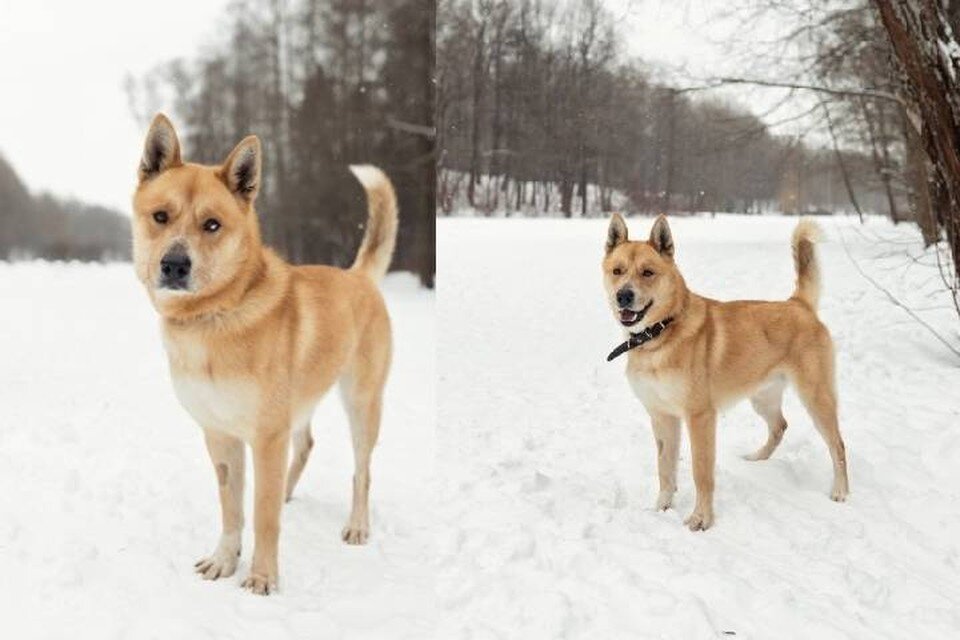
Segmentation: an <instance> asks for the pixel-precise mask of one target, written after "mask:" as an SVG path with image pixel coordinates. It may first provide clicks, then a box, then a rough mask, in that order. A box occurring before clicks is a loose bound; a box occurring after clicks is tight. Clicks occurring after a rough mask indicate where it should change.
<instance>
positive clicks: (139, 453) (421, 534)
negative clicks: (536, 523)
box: [0, 263, 436, 640]
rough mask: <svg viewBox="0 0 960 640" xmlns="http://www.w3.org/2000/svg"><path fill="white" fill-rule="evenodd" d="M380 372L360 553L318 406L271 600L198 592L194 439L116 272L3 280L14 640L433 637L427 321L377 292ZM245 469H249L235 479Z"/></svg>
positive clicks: (130, 292)
mask: <svg viewBox="0 0 960 640" xmlns="http://www.w3.org/2000/svg"><path fill="white" fill-rule="evenodd" d="M385 294H386V297H387V304H388V307H389V309H390V311H391V315H392V318H393V325H394V331H395V336H396V340H395V344H396V349H395V362H394V368H393V370H392V374H391V378H390V381H389V383H388V387H387V389H388V390H387V399H386V402H385V415H384V423H383V427H382V429H381V440H380V444H379V446H378V447H377V449H376V451H375V453H374V462H373V473H372V477H373V485H372V489H371V507H372V514H371V519H372V521H371V525H372V533H371V538H370V542H369V543H368V545H367V546H365V547H350V546H347V545H345V544H343V543H342V542H341V541H340V529H341V527H342V526H343V523H344V522H345V520H346V518H347V515H348V513H349V505H350V486H351V485H350V483H351V480H350V478H351V475H352V472H353V468H352V467H353V463H352V460H353V458H352V452H351V448H350V444H349V435H348V429H347V426H346V419H345V416H344V414H343V411H342V409H341V407H340V403H339V394H337V393H336V392H333V393H331V394H330V396H329V397H328V398H327V399H325V400H324V402H323V404H322V405H321V407H320V408H319V409H318V411H317V414H316V416H315V419H314V422H313V424H314V435H315V438H316V441H317V443H316V446H315V448H314V453H313V456H312V459H311V460H310V462H309V464H308V465H307V468H306V470H305V472H304V475H303V478H302V479H301V481H300V484H299V486H298V491H297V494H296V496H295V498H294V500H293V501H292V502H291V503H289V504H288V505H287V506H286V507H285V509H284V514H283V521H282V531H281V538H280V580H281V589H280V592H279V593H278V594H276V595H272V596H270V597H267V598H261V597H255V596H253V595H251V594H249V593H247V592H245V591H243V590H242V589H241V588H240V586H239V584H240V581H241V580H242V579H243V578H244V577H245V574H246V572H247V570H248V569H249V562H250V554H251V552H252V550H253V538H252V530H251V529H252V527H251V523H252V509H251V503H252V469H248V481H247V493H246V502H247V509H246V512H247V523H248V524H247V527H246V530H245V532H244V546H243V557H242V560H241V564H240V568H239V569H238V571H237V573H236V575H234V576H233V577H231V578H229V579H226V580H220V581H217V582H206V581H204V580H202V579H200V578H199V577H198V576H196V575H195V574H194V573H193V563H194V561H196V560H197V559H199V558H200V557H202V556H204V555H205V554H207V553H208V552H209V551H211V550H212V549H213V547H214V545H215V544H216V542H217V539H218V535H219V526H220V515H219V505H218V500H217V485H216V476H215V473H214V471H213V468H212V465H211V464H210V462H209V459H208V458H207V454H206V450H205V448H204V445H203V438H202V435H201V432H200V430H199V429H198V428H197V427H196V426H195V424H194V423H193V422H192V420H191V419H190V418H189V416H188V415H187V414H186V413H185V412H184V411H183V409H181V408H180V405H179V404H178V402H177V400H176V398H175V397H174V394H173V390H172V387H171V385H170V381H169V376H168V375H167V368H166V361H165V357H164V355H163V351H162V346H161V342H160V335H159V325H158V321H157V319H156V316H155V313H154V312H153V310H152V308H150V306H149V303H148V302H147V298H146V294H145V293H144V292H143V291H142V290H141V288H140V285H139V283H137V282H136V280H135V278H134V275H133V270H132V268H131V267H130V265H124V264H118V265H109V266H99V265H74V264H70V265H63V264H45V263H23V264H13V265H10V264H4V263H0V300H2V301H3V313H2V315H0V353H2V360H0V487H2V491H0V602H2V603H3V604H2V607H0V611H2V612H3V613H2V617H3V622H4V630H5V634H6V637H11V638H13V637H15V638H62V637H65V635H69V636H70V637H74V638H96V639H98V640H100V639H109V638H249V637H255V636H256V635H258V634H259V635H260V636H261V637H266V638H293V637H324V638H335V637H349V638H384V637H390V638H405V637H407V638H422V637H425V636H426V635H428V634H429V632H430V630H431V629H433V628H434V626H435V620H434V615H435V605H434V602H435V600H434V597H433V586H434V581H433V576H434V572H433V570H432V568H431V562H432V560H433V556H434V554H433V551H432V550H433V548H434V542H433V541H434V526H433V523H434V520H435V516H434V510H435V509H434V506H433V505H434V501H433V500H432V499H431V496H430V491H431V487H433V486H434V484H435V483H434V481H433V475H434V459H435V447H434V444H435V436H434V428H435V419H436V385H435V382H434V381H435V377H436V376H435V364H436V363H435V350H434V329H435V320H434V316H435V308H434V307H435V305H434V296H433V294H432V293H429V292H426V291H425V290H423V289H420V288H419V287H418V285H417V284H416V281H415V279H414V278H413V277H411V276H409V275H406V274H394V275H390V276H388V278H387V280H386V282H385ZM249 466H250V465H249V456H248V467H249Z"/></svg>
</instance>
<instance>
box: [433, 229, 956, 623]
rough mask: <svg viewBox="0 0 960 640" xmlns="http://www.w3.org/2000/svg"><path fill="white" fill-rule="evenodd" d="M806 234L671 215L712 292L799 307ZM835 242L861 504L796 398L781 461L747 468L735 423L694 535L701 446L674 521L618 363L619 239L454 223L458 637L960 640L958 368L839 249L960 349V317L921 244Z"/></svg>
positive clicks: (442, 603) (833, 295)
mask: <svg viewBox="0 0 960 640" xmlns="http://www.w3.org/2000/svg"><path fill="white" fill-rule="evenodd" d="M794 223H795V219H784V218H778V217H760V218H748V217H735V216H718V217H716V218H696V219H675V220H673V221H672V227H673V231H674V237H675V240H676V246H677V259H678V262H679V264H680V267H681V269H682V271H683V273H684V274H685V276H686V278H687V281H688V283H689V285H690V286H691V287H692V288H693V289H694V290H695V291H697V292H700V293H702V294H705V295H710V296H712V297H718V298H721V299H733V298H784V297H786V296H787V295H789V293H790V291H791V290H792V287H793V266H792V263H791V258H790V252H789V237H790V232H791V230H792V227H793V225H794ZM629 224H630V231H631V234H632V236H633V237H641V238H645V237H646V234H647V232H648V230H649V226H650V220H648V219H647V220H644V219H631V220H629ZM822 224H823V226H824V227H825V228H826V231H827V234H828V241H827V242H826V243H825V244H823V245H821V247H820V249H821V251H820V255H821V259H822V262H823V271H824V274H825V293H824V296H823V300H822V304H821V312H820V313H821V317H822V318H823V319H824V321H825V322H826V323H827V325H828V326H829V327H830V329H831V331H832V332H833V335H834V338H835V340H836V343H837V347H838V350H837V351H838V377H839V389H840V402H841V429H842V432H843V434H844V437H845V439H846V444H847V453H848V460H849V468H850V480H851V489H852V493H851V496H850V498H849V501H848V502H847V503H845V504H836V503H833V502H831V501H830V500H829V499H828V497H827V492H828V490H829V487H830V480H831V466H830V460H829V456H828V453H827V450H826V447H825V446H824V444H823V442H822V441H821V439H820V437H819V436H818V435H817V433H816V432H815V430H814V428H813V426H812V424H811V422H810V419H809V418H808V416H807V415H806V413H805V412H804V411H803V409H802V408H801V407H800V406H799V402H798V401H797V399H796V396H795V395H793V394H792V393H788V395H787V399H786V405H785V415H786V417H787V420H788V421H789V423H790V428H789V429H788V430H787V434H786V437H785V439H784V441H783V443H782V444H781V445H780V448H779V449H778V450H777V452H776V453H775V454H774V455H773V457H772V458H771V459H770V460H769V461H767V462H747V461H745V460H743V459H741V458H740V455H741V454H743V453H746V452H750V451H753V450H754V449H756V447H757V446H759V445H760V444H761V443H762V442H763V441H764V439H765V438H766V427H765V426H764V425H763V423H762V421H761V420H760V418H759V417H758V416H756V415H755V414H754V413H753V411H752V410H751V409H750V407H749V404H748V403H743V404H740V405H737V406H736V407H735V408H734V409H732V410H730V411H729V412H727V413H726V414H725V415H723V416H722V418H721V420H720V427H719V435H718V456H717V493H716V514H717V520H716V523H715V525H714V527H713V528H712V529H711V530H709V531H707V532H705V533H691V532H690V531H688V530H687V529H686V528H684V527H683V526H682V524H681V522H682V520H683V518H684V516H686V514H687V512H688V511H689V510H690V509H691V508H692V505H693V487H692V484H693V483H692V479H691V477H690V458H689V454H688V451H687V442H686V438H684V444H683V448H682V449H681V461H680V468H679V492H678V494H677V497H676V499H675V501H674V503H675V509H674V510H671V511H668V512H665V513H658V512H656V511H655V510H654V509H653V505H654V500H655V498H656V493H657V488H656V483H657V480H656V464H655V451H654V449H655V447H654V440H653V437H652V435H651V432H650V427H649V421H648V418H647V417H646V414H645V412H644V411H643V409H642V407H641V405H640V403H639V401H638V400H637V399H636V398H635V397H634V396H633V395H632V393H631V392H630V390H629V388H628V386H627V383H626V380H625V379H624V376H623V368H624V362H625V361H623V360H619V361H616V362H614V363H610V364H608V363H607V362H605V361H604V358H605V356H606V354H607V353H608V352H609V351H610V349H611V348H612V347H613V346H614V345H615V344H617V343H619V342H620V341H621V340H622V338H621V336H620V331H619V328H618V327H617V326H616V324H615V323H614V321H613V319H612V318H611V314H610V312H609V311H608V309H607V306H606V303H605V300H604V294H603V291H602V286H601V276H600V258H601V255H602V246H603V241H604V238H605V232H606V221H599V220H586V221H581V220H573V221H557V220H502V219H501V220H469V219H441V220H439V221H438V232H439V233H438V236H437V238H438V240H437V243H438V251H439V265H438V274H439V282H438V292H439V297H438V327H439V332H438V334H439V343H438V358H439V360H438V369H439V382H440V384H439V388H438V393H439V401H440V405H439V413H438V429H437V433H438V445H437V448H438V452H439V453H440V455H439V458H438V466H437V473H438V478H439V482H440V485H441V487H442V489H441V496H440V502H439V507H438V514H437V518H438V522H439V523H440V527H439V533H440V535H439V540H438V553H439V558H438V567H437V571H438V577H437V592H438V602H439V608H440V610H441V615H440V625H439V633H438V637H442V638H454V637H464V638H678V639H688V638H713V637H737V638H758V639H766V638H817V639H824V638H870V639H873V638H911V639H912V638H938V639H939V638H948V637H953V638H955V637H960V578H958V576H960V396H958V389H960V360H958V359H957V357H956V356H954V355H953V354H951V353H950V352H949V351H948V350H947V349H946V348H945V347H944V346H943V345H941V344H940V343H938V342H937V341H936V340H935V339H933V338H932V337H931V336H930V335H929V334H927V333H926V331H925V330H924V329H922V328H920V327H919V326H918V325H917V324H916V323H915V322H914V321H912V320H910V318H909V317H908V316H907V315H905V314H904V312H903V311H902V310H900V309H898V308H896V307H895V306H893V305H892V304H891V303H890V302H889V301H888V300H887V299H886V298H885V296H884V295H883V294H882V293H881V292H879V291H878V290H877V289H875V288H874V287H873V286H872V285H871V284H869V283H868V282H867V281H866V280H865V279H864V278H863V277H862V276H861V275H860V274H859V273H858V272H857V271H856V269H855V268H854V265H853V263H852V262H851V259H850V257H848V255H847V253H846V251H845V250H844V244H843V242H841V240H843V241H845V242H846V245H847V246H848V247H849V251H850V254H851V255H852V256H853V258H854V259H855V260H857V262H858V263H859V264H860V265H861V267H862V268H863V269H864V270H865V271H866V272H867V273H869V274H870V275H871V276H872V277H874V278H876V279H877V280H878V281H879V282H881V283H882V284H883V285H884V286H886V287H887V288H889V289H890V290H891V291H892V292H893V293H894V294H895V295H897V296H898V297H900V298H902V299H903V300H904V301H906V302H908V303H909V304H911V305H912V306H914V307H917V308H922V309H924V310H923V311H922V312H921V313H922V315H923V317H924V318H925V319H926V320H927V321H928V322H930V323H931V324H932V325H933V326H935V327H936V328H938V329H939V330H940V331H941V332H942V333H944V334H946V335H947V336H948V337H949V339H950V340H952V342H953V343H954V344H960V336H958V332H957V327H958V320H957V318H956V316H955V315H954V314H953V312H952V311H951V309H950V301H949V298H948V297H947V296H946V295H945V294H944V293H943V292H942V291H938V289H942V288H943V285H942V283H941V282H940V280H939V277H938V276H937V274H936V270H935V268H933V267H931V266H930V263H931V262H932V259H933V255H932V254H931V253H929V252H928V253H926V254H923V252H922V250H921V248H920V247H919V243H918V235H917V233H916V231H915V230H914V229H910V228H908V227H906V226H903V227H900V228H894V227H892V226H891V225H889V224H887V223H885V222H883V221H872V222H870V223H869V224H868V225H866V227H859V226H858V225H857V224H856V223H855V221H852V220H849V219H846V220H831V219H826V220H822ZM910 256H913V257H917V256H920V258H919V260H917V261H914V260H912V259H911V257H910Z"/></svg>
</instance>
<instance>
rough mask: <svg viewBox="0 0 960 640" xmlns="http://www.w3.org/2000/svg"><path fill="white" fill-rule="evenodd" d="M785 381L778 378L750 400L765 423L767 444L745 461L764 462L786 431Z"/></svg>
mask: <svg viewBox="0 0 960 640" xmlns="http://www.w3.org/2000/svg"><path fill="white" fill-rule="evenodd" d="M786 384H787V382H786V379H784V378H778V379H776V380H774V381H771V382H770V383H768V384H767V385H766V386H764V387H763V388H762V389H760V391H758V392H757V393H755V394H754V395H753V397H751V398H750V404H751V405H753V410H754V411H756V412H757V413H758V414H759V415H760V417H761V418H763V419H764V421H766V423H767V430H768V433H767V442H766V443H765V444H764V445H763V446H762V447H760V448H759V449H757V450H756V451H755V452H753V453H751V454H748V455H745V456H743V457H744V458H745V459H747V460H766V459H767V458H769V457H770V454H772V453H773V452H774V450H775V449H776V448H777V446H778V445H779V444H780V441H781V440H783V432H784V431H786V430H787V421H786V420H785V419H784V417H783V409H782V405H783V390H784V388H785V387H786Z"/></svg>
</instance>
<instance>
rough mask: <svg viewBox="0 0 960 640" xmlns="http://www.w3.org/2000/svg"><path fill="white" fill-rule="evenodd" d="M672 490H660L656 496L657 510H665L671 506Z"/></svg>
mask: <svg viewBox="0 0 960 640" xmlns="http://www.w3.org/2000/svg"><path fill="white" fill-rule="evenodd" d="M673 493H674V492H673V491H661V492H660V494H659V495H658V496H657V511H666V510H667V509H669V508H670V507H671V506H673Z"/></svg>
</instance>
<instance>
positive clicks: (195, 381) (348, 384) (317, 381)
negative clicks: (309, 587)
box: [133, 115, 397, 594]
mask: <svg viewBox="0 0 960 640" xmlns="http://www.w3.org/2000/svg"><path fill="white" fill-rule="evenodd" d="M260 166H261V150H260V142H259V140H258V139H257V138H256V137H254V136H250V137H248V138H245V139H244V140H243V141H242V142H240V144H239V145H237V147H236V148H235V149H234V150H233V151H232V152H231V153H230V155H229V156H228V157H227V159H226V160H225V161H224V163H223V164H222V165H220V166H202V165H197V164H191V163H185V162H182V161H181V158H180V144H179V142H178V139H177V134H176V132H175V131H174V128H173V126H172V125H171V123H170V121H169V120H168V119H167V118H166V117H164V116H163V115H158V116H157V117H156V118H154V120H153V123H152V125H151V126H150V131H149V133H148V134H147V139H146V143H145V146H144V151H143V158H142V161H141V164H140V168H139V185H138V186H137V189H136V193H135V195H134V199H133V208H134V221H133V239H134V261H135V266H136V272H137V276H138V278H139V279H140V280H141V281H142V282H143V284H144V286H145V287H146V290H147V293H148V294H149V296H150V300H151V301H152V303H153V305H154V307H155V308H156V309H157V311H158V312H159V313H160V315H161V316H162V325H163V338H164V344H165V347H166V350H167V354H168V357H169V361H170V372H171V376H172V378H173V385H174V389H175V391H176V394H177V396H178V398H179V399H180V402H181V403H182V404H183V406H184V408H185V409H186V410H187V411H188V412H189V413H190V414H191V415H192V416H193V418H194V419H195V420H196V421H197V422H198V423H199V425H200V426H201V427H202V428H203V431H204V435H205V439H206V444H207V449H208V450H209V453H210V458H211V459H212V461H213V466H214V469H215V472H216V476H217V480H218V483H219V492H220V504H221V508H222V525H223V528H222V535H221V538H220V542H219V544H218V546H217V547H216V549H215V550H214V552H213V553H212V554H211V555H210V556H208V557H206V558H204V559H202V560H200V561H199V562H198V563H197V564H196V570H197V571H198V572H199V573H201V574H202V575H203V577H204V578H207V579H216V578H224V577H227V576H230V575H232V574H233V573H234V571H235V570H236V568H237V562H238V557H239V555H240V537H241V531H242V528H243V485H244V453H245V449H244V444H245V443H246V444H248V445H250V447H251V449H252V453H253V467H254V472H255V481H256V482H255V485H256V486H255V501H254V529H255V547H254V552H253V561H252V565H251V569H250V575H249V577H248V578H247V579H246V580H245V581H244V582H243V586H244V587H246V588H248V589H250V590H251V591H253V592H255V593H260V594H266V593H269V591H270V590H271V589H273V588H275V587H276V583H277V573H278V572H277V544H278V538H279V532H280V511H281V505H282V503H283V502H284V498H286V499H289V498H290V495H291V493H292V492H293V489H294V487H295V485H296V483H297V480H298V479H299V477H300V473H301V472H302V471H303V467H304V465H305V464H306V462H307V457H308V456H309V455H310V449H311V447H312V446H313V440H312V438H311V435H310V424H309V421H310V417H311V414H312V413H313V409H314V407H315V406H316V404H317V402H318V401H319V400H320V398H321V397H322V396H323V395H324V394H325V393H326V392H327V390H328V389H329V388H330V387H331V386H332V385H333V384H334V383H335V382H337V381H339V383H340V388H341V391H342V396H343V401H344V404H345V406H346V412H347V415H348V417H349V420H350V427H351V433H352V440H353V448H354V456H355V465H356V468H355V475H354V478H353V508H352V510H351V513H350V517H349V520H348V521H347V524H346V526H345V527H344V529H343V532H342V537H343V540H344V541H345V542H347V543H349V544H363V543H364V542H366V539H367V536H368V534H369V514H368V506H367V498H368V492H369V489H370V455H371V452H372V450H373V446H374V444H375V443H376V440H377V434H378V431H379V427H380V411H381V401H382V397H383V388H384V384H385V382H386V377H387V371H388V369H389V366H390V357H391V333H390V321H389V317H388V315H387V309H386V306H385V305H384V301H383V298H382V296H381V295H380V292H379V290H378V288H377V283H378V281H379V280H380V279H381V278H382V277H383V275H384V273H386V271H387V267H388V266H389V263H390V258H391V256H392V253H393V248H394V243H395V239H396V230H397V211H396V197H395V194H394V191H393V187H392V185H391V184H390V181H389V180H388V179H387V177H386V176H385V175H384V174H383V173H382V172H381V171H380V170H378V169H376V168H374V167H370V166H362V167H353V168H352V169H353V170H354V173H355V174H356V176H357V178H358V179H359V180H360V182H361V183H362V184H363V186H364V188H365V189H366V192H367V198H368V204H369V219H368V223H367V228H366V232H365V235H364V238H363V241H362V244H361V246H360V249H359V252H358V255H357V257H356V261H355V262H354V264H353V266H352V267H351V268H350V269H347V270H343V269H336V268H333V267H328V266H302V267H293V266H291V265H289V264H287V263H286V262H284V261H283V260H282V259H281V258H279V257H278V256H277V255H276V254H274V253H273V252H272V251H270V250H269V249H267V248H266V247H264V246H263V244H262V243H261V239H260V232H259V226H258V221H257V214H256V211H255V210H254V202H255V200H256V196H257V192H258V189H259V187H260ZM157 212H164V214H163V215H165V216H166V221H165V222H164V223H160V222H158V221H157V219H155V214H157ZM163 215H161V216H159V217H160V218H161V219H162V218H163ZM211 219H213V220H216V221H218V222H219V225H220V226H219V228H218V229H215V230H214V231H212V232H211V231H210V230H209V229H207V230H204V225H205V224H207V222H208V221H209V220H211ZM211 226H215V225H211ZM171 251H180V252H181V253H183V252H184V251H185V252H186V255H187V256H188V257H189V258H190V261H191V264H192V266H191V267H190V269H191V271H190V276H189V284H188V285H186V289H185V290H178V289H170V288H169V287H164V286H163V283H162V278H161V275H160V271H161V268H160V262H161V259H163V257H164V256H166V255H168V254H169V253H170V252H171ZM291 442H292V446H293V457H292V462H291V463H290V465H289V468H288V467H287V458H288V449H289V447H290V445H291Z"/></svg>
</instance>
